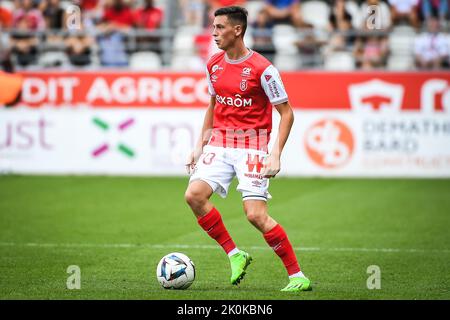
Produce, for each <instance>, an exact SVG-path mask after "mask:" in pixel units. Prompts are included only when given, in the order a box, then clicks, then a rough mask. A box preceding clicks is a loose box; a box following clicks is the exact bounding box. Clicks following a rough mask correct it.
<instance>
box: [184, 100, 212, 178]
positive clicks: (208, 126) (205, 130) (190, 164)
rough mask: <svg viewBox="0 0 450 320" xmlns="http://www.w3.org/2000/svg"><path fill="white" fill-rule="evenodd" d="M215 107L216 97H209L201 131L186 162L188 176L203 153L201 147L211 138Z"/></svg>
mask: <svg viewBox="0 0 450 320" xmlns="http://www.w3.org/2000/svg"><path fill="white" fill-rule="evenodd" d="M215 105H216V97H215V96H211V99H210V101H209V106H208V109H206V113H205V117H204V119H203V127H202V131H201V132H200V136H199V138H198V140H197V143H196V145H195V148H194V150H193V151H192V152H191V154H190V155H189V157H188V159H187V162H186V171H187V173H188V174H191V172H192V171H193V170H194V168H195V165H196V164H197V161H198V158H200V156H201V154H202V153H203V147H204V146H205V145H206V144H207V143H208V141H209V138H210V137H211V132H212V128H213V119H214V106H215Z"/></svg>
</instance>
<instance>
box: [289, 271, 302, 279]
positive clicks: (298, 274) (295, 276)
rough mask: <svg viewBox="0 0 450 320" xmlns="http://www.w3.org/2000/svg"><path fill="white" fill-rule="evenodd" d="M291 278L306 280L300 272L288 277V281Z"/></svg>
mask: <svg viewBox="0 0 450 320" xmlns="http://www.w3.org/2000/svg"><path fill="white" fill-rule="evenodd" d="M292 278H306V276H305V275H304V274H303V272H301V271H300V272H297V273H294V274H292V275H290V276H289V279H292Z"/></svg>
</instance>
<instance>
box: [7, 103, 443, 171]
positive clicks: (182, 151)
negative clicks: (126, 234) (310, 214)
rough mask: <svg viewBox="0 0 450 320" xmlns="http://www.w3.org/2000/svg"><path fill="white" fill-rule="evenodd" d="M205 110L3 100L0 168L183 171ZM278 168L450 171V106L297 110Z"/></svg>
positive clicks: (303, 169)
mask: <svg viewBox="0 0 450 320" xmlns="http://www.w3.org/2000/svg"><path fill="white" fill-rule="evenodd" d="M204 111H205V110H204V109H199V108H193V109H139V108H136V109H132V108H128V109H125V110H124V109H84V110H80V109H77V110H73V109H64V108H62V109H26V108H19V109H2V110H0V170H1V172H3V173H33V174H117V175H182V174H185V168H184V163H185V160H186V156H187V155H188V153H189V151H190V150H191V149H192V148H193V146H194V144H195V142H196V141H197V139H198V135H199V133H200V129H201V126H202V123H203V115H204ZM278 121H279V116H278V114H277V113H276V112H274V125H273V128H274V131H273V132H272V141H271V142H272V143H273V140H274V138H275V137H276V134H277V130H276V129H277V127H278ZM280 175H297V176H298V175H300V176H361V177H367V176H368V177H379V176H386V177H450V116H449V115H448V114H445V113H440V114H428V115H425V114H421V113H417V112H409V113H408V112H401V113H395V114H389V113H388V114H385V113H370V112H367V113H364V112H362V113H361V112H352V111H335V112H330V111H328V112H317V111H298V110H296V111H295V123H294V126H293V128H292V131H291V135H290V137H289V140H288V143H287V144H286V147H285V150H284V152H283V157H282V171H281V173H280Z"/></svg>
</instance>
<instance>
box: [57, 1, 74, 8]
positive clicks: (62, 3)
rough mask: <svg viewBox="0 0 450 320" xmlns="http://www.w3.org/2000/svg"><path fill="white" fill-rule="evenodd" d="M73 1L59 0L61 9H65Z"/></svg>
mask: <svg viewBox="0 0 450 320" xmlns="http://www.w3.org/2000/svg"><path fill="white" fill-rule="evenodd" d="M72 4H73V3H72V1H70V0H61V1H60V7H61V9H63V10H66V9H67V8H68V7H69V6H70V5H72Z"/></svg>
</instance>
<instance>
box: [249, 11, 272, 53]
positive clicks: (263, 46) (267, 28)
mask: <svg viewBox="0 0 450 320" xmlns="http://www.w3.org/2000/svg"><path fill="white" fill-rule="evenodd" d="M250 18H251V17H249V19H250ZM251 26H252V28H253V49H254V50H256V51H258V52H259V53H261V54H262V55H264V56H265V57H266V58H267V59H269V60H270V61H273V56H274V54H275V46H274V44H273V42H272V28H273V21H272V20H271V19H270V17H269V14H268V13H267V11H266V10H264V9H262V10H260V11H259V12H258V14H257V16H256V18H255V20H254V21H253V23H252V24H251Z"/></svg>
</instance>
